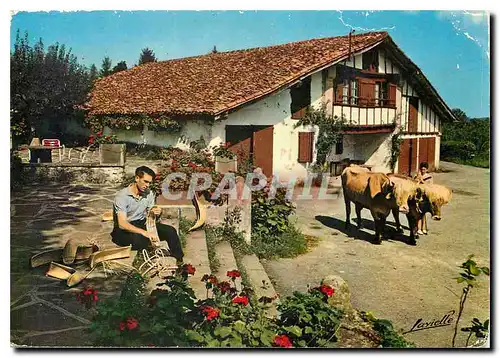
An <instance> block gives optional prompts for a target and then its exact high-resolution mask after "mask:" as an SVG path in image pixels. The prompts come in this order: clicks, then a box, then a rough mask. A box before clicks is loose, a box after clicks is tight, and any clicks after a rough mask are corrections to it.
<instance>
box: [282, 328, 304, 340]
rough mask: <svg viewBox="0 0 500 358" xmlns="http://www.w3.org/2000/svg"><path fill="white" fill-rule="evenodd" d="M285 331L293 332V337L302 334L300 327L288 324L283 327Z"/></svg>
mask: <svg viewBox="0 0 500 358" xmlns="http://www.w3.org/2000/svg"><path fill="white" fill-rule="evenodd" d="M283 328H285V330H286V331H287V332H290V333H291V334H293V335H294V336H295V337H300V336H302V328H300V327H299V326H288V327H283Z"/></svg>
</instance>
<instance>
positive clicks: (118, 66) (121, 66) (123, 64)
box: [112, 61, 127, 73]
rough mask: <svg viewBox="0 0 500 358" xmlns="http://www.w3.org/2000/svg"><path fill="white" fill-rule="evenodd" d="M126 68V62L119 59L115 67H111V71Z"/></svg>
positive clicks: (114, 71)
mask: <svg viewBox="0 0 500 358" xmlns="http://www.w3.org/2000/svg"><path fill="white" fill-rule="evenodd" d="M126 69H127V63H126V62H125V61H120V62H118V63H117V64H116V66H115V67H113V71H112V73H116V72H120V71H125V70H126Z"/></svg>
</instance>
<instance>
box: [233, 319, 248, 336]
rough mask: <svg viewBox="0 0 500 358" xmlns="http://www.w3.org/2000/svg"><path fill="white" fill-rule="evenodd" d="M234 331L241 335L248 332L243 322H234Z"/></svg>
mask: <svg viewBox="0 0 500 358" xmlns="http://www.w3.org/2000/svg"><path fill="white" fill-rule="evenodd" d="M233 325H234V329H235V330H236V331H237V332H239V333H245V332H247V329H246V325H245V323H244V322H243V321H236V322H234V324H233Z"/></svg>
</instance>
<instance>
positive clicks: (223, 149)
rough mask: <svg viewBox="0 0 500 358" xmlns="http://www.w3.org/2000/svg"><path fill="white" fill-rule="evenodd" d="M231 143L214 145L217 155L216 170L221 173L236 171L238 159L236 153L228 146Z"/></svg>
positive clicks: (214, 151)
mask: <svg viewBox="0 0 500 358" xmlns="http://www.w3.org/2000/svg"><path fill="white" fill-rule="evenodd" d="M230 145H231V143H229V142H226V143H225V144H224V143H221V144H220V145H219V146H215V147H212V152H213V155H214V157H215V170H216V171H217V172H219V173H227V172H236V171H237V167H238V160H237V158H236V154H235V153H233V152H232V151H230V150H229V149H228V148H229V146H230Z"/></svg>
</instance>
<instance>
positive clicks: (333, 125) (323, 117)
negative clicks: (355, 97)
mask: <svg viewBox="0 0 500 358" xmlns="http://www.w3.org/2000/svg"><path fill="white" fill-rule="evenodd" d="M345 123H346V120H345V118H344V117H341V118H339V117H338V116H333V115H329V114H327V112H326V105H323V106H322V107H321V108H320V109H315V108H310V107H308V109H307V110H306V114H305V115H304V117H303V118H301V119H299V120H298V121H297V123H296V124H295V125H294V128H298V127H300V126H318V129H319V133H318V140H317V142H316V146H315V148H316V151H317V156H316V163H318V164H320V165H321V164H324V163H325V161H326V157H327V155H328V154H329V153H330V152H331V150H332V148H333V146H334V145H335V144H336V143H337V142H338V141H341V140H342V131H343V129H344V126H345Z"/></svg>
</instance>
